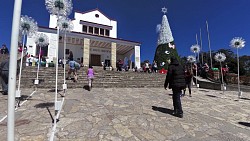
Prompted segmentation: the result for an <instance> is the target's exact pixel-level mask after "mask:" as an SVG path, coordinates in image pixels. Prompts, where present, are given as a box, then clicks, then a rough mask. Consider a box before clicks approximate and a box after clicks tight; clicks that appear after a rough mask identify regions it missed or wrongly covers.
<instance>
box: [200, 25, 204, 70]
mask: <svg viewBox="0 0 250 141" xmlns="http://www.w3.org/2000/svg"><path fill="white" fill-rule="evenodd" d="M200 43H201V64H202V65H203V52H202V37H201V28H200Z"/></svg>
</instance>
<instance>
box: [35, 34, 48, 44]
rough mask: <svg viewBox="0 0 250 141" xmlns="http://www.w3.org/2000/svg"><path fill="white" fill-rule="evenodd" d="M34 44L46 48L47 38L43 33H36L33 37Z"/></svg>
mask: <svg viewBox="0 0 250 141" xmlns="http://www.w3.org/2000/svg"><path fill="white" fill-rule="evenodd" d="M35 43H36V45H38V46H40V47H44V46H47V45H49V38H48V36H47V35H46V34H44V33H38V34H37V35H36V37H35Z"/></svg>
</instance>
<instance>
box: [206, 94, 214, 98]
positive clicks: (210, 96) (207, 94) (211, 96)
mask: <svg viewBox="0 0 250 141" xmlns="http://www.w3.org/2000/svg"><path fill="white" fill-rule="evenodd" d="M206 96H208V97H214V98H217V96H214V95H209V94H207V95H206Z"/></svg>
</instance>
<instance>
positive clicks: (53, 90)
mask: <svg viewBox="0 0 250 141" xmlns="http://www.w3.org/2000/svg"><path fill="white" fill-rule="evenodd" d="M55 91H56V89H51V90H48V92H55ZM61 91H63V90H59V89H57V92H61Z"/></svg>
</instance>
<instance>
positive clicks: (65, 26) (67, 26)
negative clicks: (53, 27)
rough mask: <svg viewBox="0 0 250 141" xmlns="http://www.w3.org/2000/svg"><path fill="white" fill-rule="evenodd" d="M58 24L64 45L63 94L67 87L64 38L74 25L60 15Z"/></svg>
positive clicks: (65, 39)
mask: <svg viewBox="0 0 250 141" xmlns="http://www.w3.org/2000/svg"><path fill="white" fill-rule="evenodd" d="M58 25H59V29H60V30H61V31H62V32H64V46H63V50H64V51H63V65H64V67H63V93H64V95H63V96H65V93H66V89H67V84H66V76H65V69H66V52H65V50H66V42H67V38H66V33H67V32H70V31H71V30H73V28H74V25H73V23H72V21H71V20H70V19H68V18H66V17H62V18H60V19H59V22H58Z"/></svg>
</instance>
